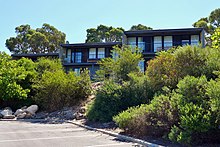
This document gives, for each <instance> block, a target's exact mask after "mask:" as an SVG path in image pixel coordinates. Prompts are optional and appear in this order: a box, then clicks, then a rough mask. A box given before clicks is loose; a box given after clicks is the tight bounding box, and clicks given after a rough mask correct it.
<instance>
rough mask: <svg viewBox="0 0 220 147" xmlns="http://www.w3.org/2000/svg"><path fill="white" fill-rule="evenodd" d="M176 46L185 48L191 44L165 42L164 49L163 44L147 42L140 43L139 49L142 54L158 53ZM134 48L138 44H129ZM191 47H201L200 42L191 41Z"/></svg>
mask: <svg viewBox="0 0 220 147" xmlns="http://www.w3.org/2000/svg"><path fill="white" fill-rule="evenodd" d="M173 44H174V46H184V45H188V44H189V42H185V41H184V42H171V41H170V42H164V47H163V48H162V43H146V42H138V43H137V45H138V48H139V49H141V51H142V52H157V51H161V50H168V49H170V48H172V47H173ZM128 45H130V46H131V47H132V48H135V47H137V46H136V42H129V44H128ZM190 45H199V41H197V40H195V41H193V40H191V44H190Z"/></svg>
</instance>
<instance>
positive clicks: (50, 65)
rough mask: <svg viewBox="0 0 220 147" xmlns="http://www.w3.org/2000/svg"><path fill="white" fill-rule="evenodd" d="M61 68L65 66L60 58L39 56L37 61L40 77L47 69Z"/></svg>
mask: <svg viewBox="0 0 220 147" xmlns="http://www.w3.org/2000/svg"><path fill="white" fill-rule="evenodd" d="M60 70H63V66H62V63H61V61H60V60H59V59H50V58H39V59H38V60H37V62H36V71H37V73H38V75H39V78H41V76H42V74H43V73H44V72H45V71H49V72H56V71H60Z"/></svg>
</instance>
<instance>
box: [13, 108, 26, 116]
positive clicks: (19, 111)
mask: <svg viewBox="0 0 220 147" xmlns="http://www.w3.org/2000/svg"><path fill="white" fill-rule="evenodd" d="M23 112H24V110H22V109H18V110H16V112H15V113H14V115H15V116H17V115H18V114H20V113H23Z"/></svg>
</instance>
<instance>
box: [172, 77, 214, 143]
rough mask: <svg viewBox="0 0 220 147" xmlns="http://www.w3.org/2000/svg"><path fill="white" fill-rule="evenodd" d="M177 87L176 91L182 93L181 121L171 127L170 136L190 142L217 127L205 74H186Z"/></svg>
mask: <svg viewBox="0 0 220 147" xmlns="http://www.w3.org/2000/svg"><path fill="white" fill-rule="evenodd" d="M177 87H178V88H177V90H176V92H177V93H178V94H179V95H181V97H180V98H181V99H179V101H178V109H179V123H178V125H176V126H175V127H173V128H172V129H171V132H170V134H169V138H170V139H171V140H172V141H177V142H180V143H183V144H190V143H192V142H195V141H199V137H202V136H204V135H205V133H207V132H209V131H211V130H212V129H216V125H215V123H214V121H213V119H215V116H214V115H213V114H212V112H211V111H210V97H209V96H208V95H207V94H206V93H207V87H208V81H207V79H206V77H205V76H202V77H200V78H195V77H192V76H186V77H185V78H184V79H183V80H181V81H180V82H179V83H178V85H177ZM177 127H178V129H177ZM195 135H196V136H195Z"/></svg>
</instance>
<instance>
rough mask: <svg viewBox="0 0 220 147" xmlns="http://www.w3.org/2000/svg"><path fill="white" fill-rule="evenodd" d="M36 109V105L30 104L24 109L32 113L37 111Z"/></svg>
mask: <svg viewBox="0 0 220 147" xmlns="http://www.w3.org/2000/svg"><path fill="white" fill-rule="evenodd" d="M37 110H38V106H37V105H31V106H30V107H27V109H26V110H25V111H26V112H29V113H31V114H32V115H34V114H35V113H36V112H37Z"/></svg>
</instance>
